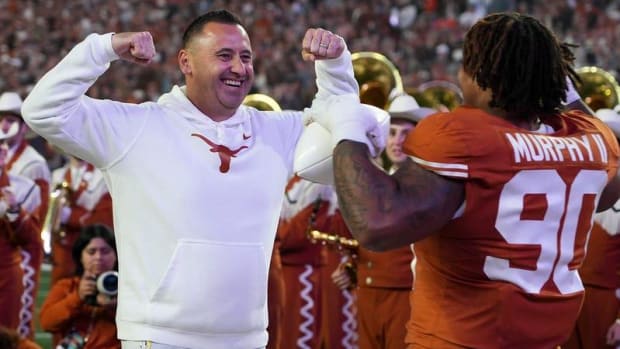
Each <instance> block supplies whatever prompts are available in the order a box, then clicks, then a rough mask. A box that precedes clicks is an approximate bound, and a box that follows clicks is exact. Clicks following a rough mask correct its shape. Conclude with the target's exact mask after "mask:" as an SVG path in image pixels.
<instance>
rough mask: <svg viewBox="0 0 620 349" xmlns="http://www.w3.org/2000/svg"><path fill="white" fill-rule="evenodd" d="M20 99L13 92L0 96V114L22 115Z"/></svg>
mask: <svg viewBox="0 0 620 349" xmlns="http://www.w3.org/2000/svg"><path fill="white" fill-rule="evenodd" d="M21 109H22V99H21V97H19V95H18V94H17V93H15V92H5V93H3V94H2V95H1V96H0V113H10V114H15V115H19V116H21V115H22V111H21Z"/></svg>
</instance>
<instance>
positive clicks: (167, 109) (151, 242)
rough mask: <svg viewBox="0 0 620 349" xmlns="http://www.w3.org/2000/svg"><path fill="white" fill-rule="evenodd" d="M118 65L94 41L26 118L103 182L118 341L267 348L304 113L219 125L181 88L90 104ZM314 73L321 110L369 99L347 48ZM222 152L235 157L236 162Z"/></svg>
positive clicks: (245, 117) (30, 102) (52, 78)
mask: <svg viewBox="0 0 620 349" xmlns="http://www.w3.org/2000/svg"><path fill="white" fill-rule="evenodd" d="M117 58H118V57H117V55H116V54H115V53H114V51H113V49H112V45H111V34H106V35H98V34H92V35H90V36H89V37H87V38H86V39H85V40H84V41H83V42H81V43H80V44H78V45H77V46H76V47H75V48H74V49H73V50H71V52H69V54H68V55H67V56H66V57H65V58H64V59H63V60H62V61H61V62H60V63H59V64H58V65H57V66H56V67H54V68H53V69H52V70H51V71H50V72H48V73H47V74H46V75H45V76H44V77H43V78H42V79H41V80H40V81H39V82H38V83H37V85H36V86H35V87H34V89H33V90H32V92H31V94H30V95H29V96H28V98H27V99H26V101H25V102H24V105H23V109H22V113H23V116H24V119H25V120H26V122H27V123H28V125H30V127H31V128H32V129H33V130H34V131H35V132H37V133H39V134H40V135H42V136H43V137H45V138H46V139H48V140H49V141H50V142H51V143H53V144H56V145H57V146H59V147H60V148H62V149H63V150H65V151H66V152H68V153H70V154H72V155H74V156H77V157H78V158H81V159H84V160H86V161H88V162H90V163H92V164H94V165H95V166H96V167H98V168H99V169H101V171H102V172H103V174H104V177H105V180H106V183H107V185H108V188H109V190H110V193H111V195H112V198H113V203H114V228H115V232H116V239H117V246H118V254H119V271H120V279H119V282H120V284H119V300H118V310H117V325H118V336H119V338H120V339H125V340H151V341H154V342H159V343H165V344H172V345H177V346H182V347H187V348H197V349H198V348H200V349H204V348H209V349H213V348H215V349H219V348H221V349H234V348H240V349H241V348H242V349H248V348H258V347H264V346H265V345H266V343H267V332H266V326H267V307H266V300H267V296H266V291H267V271H268V267H269V261H270V257H271V251H272V247H273V242H274V237H275V230H276V225H277V222H278V216H279V213H280V208H281V206H282V198H283V195H282V194H283V192H284V187H285V185H286V181H287V178H288V177H289V176H290V174H291V173H290V172H291V171H292V163H293V154H294V149H295V144H296V142H297V140H298V138H299V136H300V134H301V131H302V129H303V124H302V120H301V116H302V115H301V113H300V112H292V111H285V112H262V111H257V110H256V109H254V108H250V107H245V106H241V107H240V108H239V109H238V110H237V112H236V113H235V114H234V115H233V116H232V117H231V118H230V119H228V120H226V121H223V122H214V121H212V120H211V119H210V118H208V117H206V116H205V115H204V114H202V113H201V112H200V111H199V110H198V109H196V107H195V106H194V105H193V104H192V103H191V102H190V101H189V100H188V99H187V98H186V96H185V94H184V90H183V88H179V87H174V88H173V89H172V91H170V92H169V93H167V94H165V95H163V96H162V97H161V98H160V99H159V100H158V101H157V103H153V102H147V103H142V104H138V105H136V104H127V103H120V102H115V101H110V100H96V99H92V98H90V97H87V96H85V95H84V93H85V92H86V91H87V89H88V88H89V87H90V86H91V85H92V84H93V83H94V82H95V80H96V79H97V78H98V77H99V76H100V75H101V74H103V73H104V72H105V71H106V70H107V68H108V66H109V63H110V62H111V61H113V60H115V59H117ZM315 66H316V70H317V85H318V87H319V93H318V94H317V99H321V98H328V97H330V96H333V95H340V94H345V93H355V94H356V93H357V83H356V81H355V79H354V78H353V69H352V65H351V59H350V53H349V52H348V51H346V50H345V53H344V54H343V55H342V56H341V57H339V58H337V59H334V60H329V61H321V62H317V64H316V65H315ZM332 98H333V97H332ZM336 98H337V97H336ZM318 104H320V103H317V105H318ZM209 143H211V144H209ZM216 144H217V145H222V146H225V147H227V148H228V149H229V150H231V151H232V152H233V153H234V155H231V156H230V157H229V158H228V159H229V160H230V161H228V160H227V156H225V155H222V156H220V154H221V153H219V152H218V151H217V150H218V147H217V146H216ZM222 149H223V148H222V147H219V150H222Z"/></svg>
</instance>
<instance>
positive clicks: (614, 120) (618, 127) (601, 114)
mask: <svg viewBox="0 0 620 349" xmlns="http://www.w3.org/2000/svg"><path fill="white" fill-rule="evenodd" d="M594 114H595V115H596V117H597V118H599V119H601V120H602V121H603V122H605V124H607V126H608V127H609V128H610V129H611V130H612V131H614V134H615V135H616V137H618V138H620V115H618V112H617V111H615V110H613V109H607V108H602V109H599V110H597V111H596V112H595V113H594Z"/></svg>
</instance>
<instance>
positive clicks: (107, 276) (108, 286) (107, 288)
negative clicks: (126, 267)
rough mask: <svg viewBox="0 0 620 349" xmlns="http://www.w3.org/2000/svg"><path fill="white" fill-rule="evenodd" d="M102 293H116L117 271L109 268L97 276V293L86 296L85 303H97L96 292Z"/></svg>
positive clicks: (114, 294)
mask: <svg viewBox="0 0 620 349" xmlns="http://www.w3.org/2000/svg"><path fill="white" fill-rule="evenodd" d="M99 293H102V294H105V295H108V296H110V297H114V296H116V294H117V293H118V272H117V271H115V270H109V271H106V272H103V273H101V274H100V275H99V276H98V277H97V293H95V294H93V295H90V296H87V297H86V299H85V302H86V304H89V305H97V294H99Z"/></svg>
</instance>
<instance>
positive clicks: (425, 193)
mask: <svg viewBox="0 0 620 349" xmlns="http://www.w3.org/2000/svg"><path fill="white" fill-rule="evenodd" d="M334 176H335V182H336V190H337V193H338V202H339V205H340V210H341V212H342V215H343V217H344V219H345V222H346V223H347V225H348V226H349V228H350V230H351V233H352V234H353V236H354V237H355V238H356V239H357V240H359V242H360V243H361V244H362V246H364V247H366V248H368V249H371V250H375V251H383V250H388V249H393V248H396V247H399V246H403V245H407V244H410V243H412V242H415V241H418V240H420V239H422V238H424V237H426V236H428V235H429V234H431V233H433V232H436V231H437V230H439V229H440V228H441V227H442V226H444V225H445V224H446V223H448V222H449V221H450V219H451V218H452V217H454V214H455V212H456V211H457V209H458V208H459V207H460V206H461V204H462V203H463V200H464V197H465V188H464V185H463V183H461V182H457V181H454V180H450V179H447V178H445V177H441V176H439V175H437V174H435V173H433V172H430V171H428V170H425V169H423V168H422V167H420V166H419V165H417V164H415V163H414V162H413V161H407V162H406V163H405V164H404V165H403V166H401V168H400V169H399V170H398V171H397V172H396V173H395V174H394V175H392V176H389V175H387V174H386V173H384V172H383V171H381V170H380V169H379V168H377V167H376V166H375V165H374V164H372V163H371V161H370V159H369V157H368V147H367V146H366V145H365V144H363V143H359V142H354V141H343V142H340V143H339V144H338V146H337V147H336V148H335V150H334Z"/></svg>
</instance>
